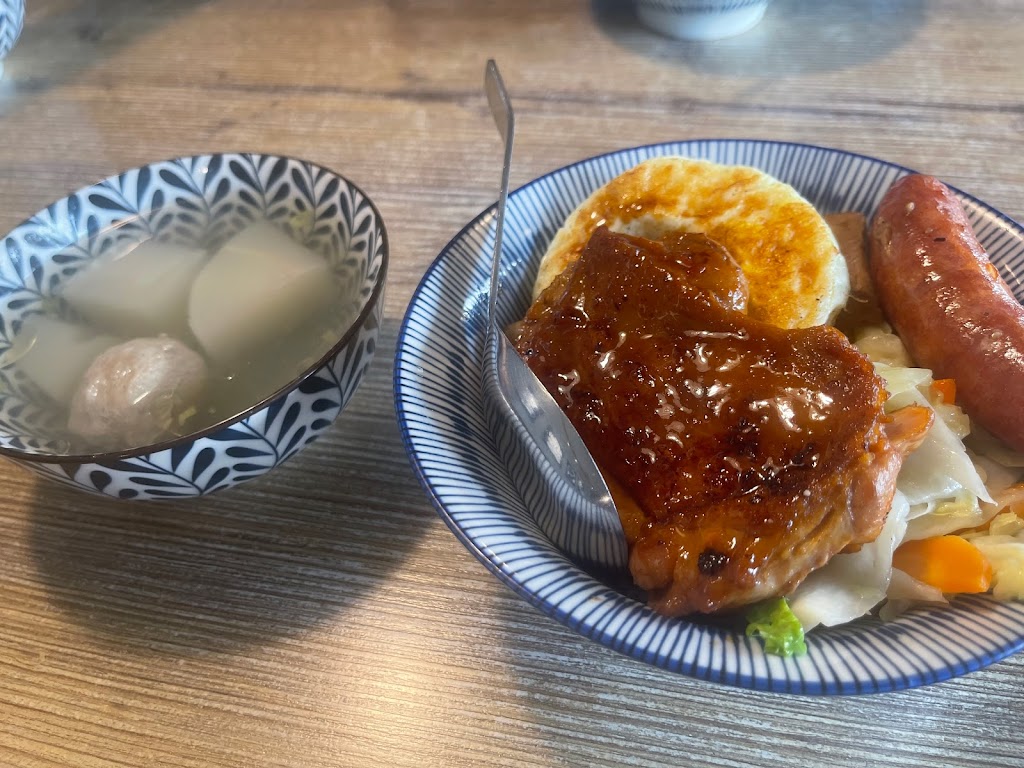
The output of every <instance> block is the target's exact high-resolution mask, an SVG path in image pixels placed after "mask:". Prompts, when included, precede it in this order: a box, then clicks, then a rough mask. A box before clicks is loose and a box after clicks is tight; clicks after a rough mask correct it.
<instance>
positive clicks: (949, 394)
mask: <svg viewBox="0 0 1024 768" xmlns="http://www.w3.org/2000/svg"><path fill="white" fill-rule="evenodd" d="M931 390H932V395H934V396H935V397H938V398H939V399H940V400H941V401H942V402H944V403H945V404H946V405H952V404H953V403H954V402H956V381H955V380H954V379H935V380H934V381H933V382H932V385H931Z"/></svg>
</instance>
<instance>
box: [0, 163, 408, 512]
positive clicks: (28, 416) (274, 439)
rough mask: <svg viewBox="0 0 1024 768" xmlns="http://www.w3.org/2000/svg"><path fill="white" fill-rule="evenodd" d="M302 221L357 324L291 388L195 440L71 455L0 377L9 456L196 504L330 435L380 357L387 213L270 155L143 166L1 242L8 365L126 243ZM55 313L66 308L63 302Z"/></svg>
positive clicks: (42, 470)
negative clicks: (20, 340) (66, 294)
mask: <svg viewBox="0 0 1024 768" xmlns="http://www.w3.org/2000/svg"><path fill="white" fill-rule="evenodd" d="M260 219H268V220H270V221H277V222H281V223H284V222H289V221H298V220H301V221H302V222H303V226H302V228H301V233H300V234H299V237H300V239H302V240H303V241H304V244H305V245H306V246H307V247H309V248H310V249H312V250H314V251H316V252H319V253H321V254H323V255H324V256H325V258H327V259H328V261H329V263H330V265H331V267H332V269H333V270H334V272H335V274H336V275H337V276H338V278H339V279H340V280H341V281H343V282H344V283H345V284H347V285H348V286H349V288H350V290H351V294H350V295H352V296H353V297H354V298H353V301H354V302H355V304H356V306H353V307H349V308H348V309H349V311H350V313H351V315H350V316H351V317H353V318H354V320H352V321H351V323H350V324H348V326H347V327H346V330H344V332H342V333H341V335H340V336H339V337H338V338H337V340H336V341H335V343H334V344H333V345H332V346H331V347H330V349H329V351H328V352H327V353H326V354H324V355H323V356H322V357H321V358H320V359H319V360H318V361H316V362H315V363H313V364H312V365H310V366H309V367H308V368H307V369H306V370H304V371H302V372H301V373H300V374H299V375H297V376H296V377H295V378H294V379H293V380H291V381H290V382H289V383H288V384H287V385H286V386H284V387H282V388H279V389H278V390H277V391H276V392H274V393H272V394H270V395H269V396H268V397H265V398H264V399H262V400H261V401H260V402H253V403H251V404H250V405H249V407H247V408H246V409H245V410H244V411H243V412H241V413H239V414H237V415H235V416H233V417H231V418H229V419H226V420H225V421H222V422H220V423H218V424H215V425H213V426H210V427H208V428H206V429H203V430H201V431H198V432H196V433H194V434H191V435H186V436H183V437H178V438H175V439H173V440H168V441H166V442H163V443H158V444H155V445H150V446H141V447H139V448H136V449H133V450H126V451H121V452H117V453H95V454H85V455H67V446H68V441H67V440H66V439H65V437H66V432H64V433H63V434H64V437H62V430H63V423H62V422H60V420H59V419H58V418H57V415H58V414H57V413H56V412H55V409H54V407H52V406H50V407H46V406H45V405H43V404H42V403H41V402H40V400H39V397H38V393H37V392H34V391H33V387H32V383H31V382H30V381H29V380H28V379H27V378H26V377H25V376H24V375H23V374H22V373H21V372H20V371H19V370H18V368H17V366H16V365H8V366H2V367H0V456H4V457H6V458H8V459H10V460H12V461H14V462H15V463H17V464H20V465H21V466H23V467H27V468H28V469H30V470H32V471H34V472H36V473H38V474H40V475H43V476H45V477H49V478H52V479H54V480H57V481H60V482H62V483H64V484H66V485H71V486H74V487H77V488H81V489H84V490H87V491H91V492H93V493H98V494H103V495H107V496H113V497H115V498H122V499H166V498H181V497H188V496H199V495H202V494H206V493H211V492H213V491H219V490H222V489H224V488H228V487H230V486H233V485H236V484H238V483H241V482H243V481H246V480H250V479H253V478H255V477H259V476H260V475H262V474H264V473H266V472H268V471H269V470H271V469H273V468H274V467H277V466H279V465H280V464H281V463H283V462H284V461H287V460H288V459H289V458H291V457H292V456H294V455H295V454H296V453H297V452H298V451H299V450H301V449H302V448H303V447H304V446H306V445H308V444H309V443H310V442H312V441H313V440H314V439H315V438H316V437H317V436H319V435H320V434H321V433H322V432H323V431H324V430H326V429H327V428H328V427H330V426H331V424H332V423H333V422H334V420H335V419H336V418H337V416H338V414H339V413H340V412H341V410H342V409H343V408H344V407H345V405H346V403H347V402H348V400H349V398H351V396H352V394H353V393H354V391H355V390H356V388H357V386H358V385H359V382H360V380H361V379H362V377H363V375H364V373H365V372H366V370H367V368H368V367H369V365H370V361H371V360H372V358H373V355H374V352H375V349H376V343H377V336H378V332H379V328H380V320H381V316H382V313H383V308H384V283H385V276H386V273H387V262H388V241H387V234H386V232H385V229H384V223H383V221H382V219H381V216H380V213H379V212H378V211H377V209H376V207H374V205H373V203H372V202H371V201H370V199H369V198H368V197H366V195H365V194H363V192H362V191H361V190H360V189H359V188H357V187H356V186H355V185H354V184H352V183H351V182H350V181H348V180H346V179H345V178H343V177H341V176H339V175H338V174H336V173H334V172H333V171H330V170H328V169H326V168H323V167H321V166H318V165H315V164H313V163H310V162H306V161H303V160H296V159H292V158H287V157H276V156H271V155H262V154H250V153H242V154H214V155H201V156H196V157H184V158H178V159H175V160H167V161H163V162H158V163H153V164H151V165H146V166H142V167H141V168H135V169H132V170H129V171H125V172H124V173H121V174H118V175H116V176H111V177H110V178H108V179H105V180H104V181H101V182H99V183H98V184H94V185H92V186H90V187H86V188H84V189H81V190H79V191H78V192H75V193H74V194H72V195H69V196H68V197H65V198H63V199H61V200H58V201H56V202H55V203H53V204H51V205H49V206H47V207H46V208H45V209H44V210H42V211H40V212H39V213H37V214H36V215H35V216H33V217H32V218H30V219H28V220H27V221H25V222H23V223H22V224H20V225H18V226H17V227H15V229H14V230H12V231H11V232H10V233H9V234H7V235H6V236H5V237H4V238H3V240H2V241H0V359H2V357H3V355H4V353H5V352H6V351H7V350H9V349H10V348H11V344H12V341H13V339H14V337H15V336H16V334H17V333H18V330H19V329H20V328H21V325H22V323H23V322H24V321H25V320H26V319H27V318H28V317H30V316H32V315H35V314H38V313H41V312H42V311H43V310H44V307H47V306H52V305H53V304H54V300H53V299H52V298H51V297H54V296H57V295H59V293H60V291H61V288H62V286H63V285H64V284H65V282H66V281H67V280H68V279H69V278H70V277H71V276H73V275H74V274H76V273H77V272H78V271H80V270H81V269H82V268H83V267H85V266H87V265H88V264H89V263H90V262H91V261H92V260H94V259H96V258H97V257H99V256H101V255H103V254H104V253H107V252H108V251H110V249H112V248H114V247H115V246H116V245H117V244H118V243H119V242H124V240H125V239H126V238H134V239H136V240H142V239H146V238H149V237H154V238H157V239H172V240H175V241H177V242H183V243H188V244H191V245H199V244H202V245H205V246H207V247H212V246H213V245H215V244H216V243H217V242H223V240H224V239H226V238H228V237H230V236H231V235H233V234H234V233H236V232H238V231H240V230H241V229H242V228H243V227H244V226H246V225H247V224H248V223H249V222H252V221H257V220H260ZM58 303H59V302H58Z"/></svg>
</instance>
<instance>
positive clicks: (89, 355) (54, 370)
mask: <svg viewBox="0 0 1024 768" xmlns="http://www.w3.org/2000/svg"><path fill="white" fill-rule="evenodd" d="M116 343H117V339H116V338H114V337H113V336H105V335H99V334H97V333H96V332H95V331H93V330H91V329H89V328H87V327H85V326H83V325H77V324H74V323H66V322H64V321H63V320H57V319H56V318H53V317H48V316H46V315H33V316H31V317H29V318H26V320H25V322H24V323H23V324H22V326H21V328H20V330H19V331H18V335H17V336H16V337H15V338H14V341H13V343H12V344H11V347H10V348H9V349H8V350H7V352H6V353H5V354H4V355H3V358H2V360H0V366H4V367H6V366H7V365H15V366H17V368H18V369H19V370H21V372H22V373H24V374H25V375H26V376H27V377H28V378H29V379H30V380H31V381H32V383H33V384H35V385H36V386H37V387H39V389H41V390H42V391H43V392H45V393H46V395H47V396H48V397H49V398H51V399H52V400H54V401H56V402H57V403H59V404H60V405H61V406H64V407H66V406H67V405H68V404H69V403H70V402H71V395H72V393H73V392H74V391H75V387H77V386H78V382H79V380H80V379H81V378H82V374H83V373H84V372H85V369H86V368H88V367H89V363H91V362H92V361H93V359H94V358H95V357H96V356H97V355H98V354H100V353H101V352H102V351H103V350H105V349H108V348H110V347H112V346H113V345H114V344H116Z"/></svg>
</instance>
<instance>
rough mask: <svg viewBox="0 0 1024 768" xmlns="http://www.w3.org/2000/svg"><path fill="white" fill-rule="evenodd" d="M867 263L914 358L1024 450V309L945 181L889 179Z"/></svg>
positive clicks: (970, 410) (987, 423) (994, 430)
mask: <svg viewBox="0 0 1024 768" xmlns="http://www.w3.org/2000/svg"><path fill="white" fill-rule="evenodd" d="M870 267H871V277H872V280H873V281H874V284H875V290H876V291H877V293H878V297H879V301H880V303H881V305H882V309H883V310H884V311H885V314H886V317H888V319H889V321H890V322H891V323H892V325H893V327H894V328H895V330H896V332H897V333H898V334H899V335H900V337H901V338H902V339H903V343H904V344H905V345H906V346H907V349H908V350H909V351H910V354H911V355H912V356H913V358H914V360H916V361H917V363H918V364H919V365H921V366H924V367H926V368H930V369H932V371H933V372H934V374H935V376H936V377H937V378H947V377H948V378H953V379H955V380H956V391H957V400H958V401H959V404H960V405H961V406H962V407H963V408H964V409H965V410H966V411H967V413H968V414H969V415H970V416H971V417H972V418H973V419H975V420H976V421H977V422H978V423H979V424H981V426H983V427H985V428H986V429H987V430H989V431H990V432H992V433H993V434H995V435H996V436H997V437H999V438H1001V439H1002V440H1003V441H1004V442H1006V443H1007V444H1009V445H1010V446H1011V447H1013V448H1016V449H1017V450H1024V308H1022V307H1021V305H1020V303H1019V302H1018V301H1017V300H1016V299H1015V298H1014V296H1013V294H1012V293H1011V292H1010V289H1009V287H1008V286H1007V285H1006V283H1005V282H1004V281H1003V280H1002V278H1000V276H999V273H998V271H997V270H996V268H995V267H994V266H993V265H992V263H991V262H990V261H989V258H988V255H987V254H986V253H985V249H984V248H983V247H982V245H981V244H980V243H979V242H978V239H977V237H976V236H975V235H974V232H973V231H972V230H971V225H970V222H969V221H968V220H967V214H966V213H965V212H964V209H963V207H962V206H961V205H960V202H959V201H958V200H957V199H956V197H955V196H954V195H953V193H952V192H951V191H950V190H949V188H948V187H946V186H945V185H944V184H943V183H942V182H940V181H938V180H937V179H934V178H932V177H930V176H920V175H912V176H906V177H904V178H902V179H900V180H899V181H897V182H896V183H895V184H893V185H892V187H891V188H890V189H889V191H888V192H887V193H886V195H885V197H884V198H883V200H882V203H881V205H880V206H879V208H878V212H877V214H876V215H875V218H874V221H873V222H872V227H871V265H870Z"/></svg>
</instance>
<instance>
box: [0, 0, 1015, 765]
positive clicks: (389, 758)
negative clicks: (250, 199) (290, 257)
mask: <svg viewBox="0 0 1024 768" xmlns="http://www.w3.org/2000/svg"><path fill="white" fill-rule="evenodd" d="M620 5H621V4H620V3H615V2H611V1H610V0H608V1H604V2H602V1H598V0H595V2H591V3H585V2H572V1H571V0H522V2H503V3H498V2H484V0H452V1H451V2H442V1H441V0H436V1H432V0H419V1H418V2H398V1H397V0H396V1H394V2H388V3H384V2H380V3H377V2H366V1H362V2H360V1H358V0H297V1H296V2H287V1H286V0H205V1H204V0H180V1H175V0H148V1H147V2H132V0H87V1H83V2H74V1H73V0H29V2H28V13H27V20H26V26H25V31H24V34H23V36H22V39H21V40H20V42H19V43H18V46H17V47H16V48H15V49H14V52H13V53H12V54H11V56H10V58H9V59H8V62H7V68H6V79H5V80H3V81H0V231H2V232H6V231H7V230H9V229H10V228H11V227H13V226H14V225H15V224H17V223H18V222H19V221H20V220H22V219H23V218H25V217H27V216H29V215H31V214H32V213H34V212H35V211H37V210H38V209H40V208H42V207H43V206H45V205H46V204H47V203H49V202H50V201H52V200H54V199H55V198H57V197H59V196H61V195H63V194H65V193H66V192H69V191H72V190H73V189H75V188H77V187H80V186H82V185H85V184H87V183H91V182H93V181H96V180H98V179H100V178H102V177H104V176H107V175H109V174H111V173H113V172H115V171H118V170H121V169H125V168H128V167H131V166H135V165H138V164H141V163H145V162H148V161H151V160H156V159H160V158H164V157H170V156H176V155H182V154H190V153H199V152H206V151H215V150H228V149H253V150H259V151H266V152H276V153H286V154H292V155H296V156H300V157H307V158H310V159H312V160H316V161H318V162H321V163H323V164H325V165H327V166H329V167H333V168H335V169H338V170H340V171H341V172H343V173H344V174H345V175H347V176H349V177H350V178H351V179H353V180H355V181H356V182H357V183H358V184H360V185H361V186H362V187H363V188H364V189H365V190H366V191H367V192H368V193H369V194H370V195H371V197H372V198H373V199H374V200H375V201H376V203H377V204H378V205H379V207H380V209H381V211H382V212H383V215H384V217H385V220H386V222H387V226H388V229H389V232H390V235H391V243H392V267H391V274H390V279H389V288H388V299H387V312H386V322H385V326H384V332H383V339H382V344H381V346H380V349H379V352H378V357H377V359H376V361H375V363H374V366H373V368H372V372H371V373H370V375H369V377H368V380H366V381H365V383H364V385H363V387H362V389H361V390H360V391H359V393H358V394H357V395H356V397H355V398H354V399H353V401H352V403H351V404H350V407H349V408H348V410H347V411H346V412H345V414H343V416H342V418H341V419H340V420H339V422H338V424H337V426H336V427H335V428H334V429H333V430H332V431H331V432H330V433H329V434H328V436H326V437H325V438H323V439H321V440H320V441H319V442H318V443H317V444H315V445H314V446H312V447H311V448H309V449H308V450H307V451H305V452H304V453H303V454H302V455H301V456H300V457H299V458H297V459H296V460H294V461H292V462H291V463H290V464H288V465H286V466H285V467H283V468H281V469H279V470H277V471H276V472H274V473H272V474H271V475H270V476H268V477H267V478H265V479H263V480H261V481H257V482H253V483H251V484H249V485H247V486H244V487H241V488H238V489H235V490H233V491H230V492H228V493H225V494H223V495H220V496H217V497H214V498H211V499H209V500H201V501H190V502H183V503H168V504H142V503H137V504H132V503H117V502H107V501H103V500H101V499H94V498H91V497H88V496H86V495H84V494H80V493H76V492H73V491H70V490H65V489H64V488H61V487H58V486H56V485H53V484H48V483H45V482H42V481H38V480H36V479H34V478H33V477H31V476H29V475H27V474H25V473H23V472H22V471H21V470H19V469H17V468H14V467H12V466H7V465H4V466H3V467H2V468H0V484H2V492H0V546H2V549H0V765H3V766H26V767H29V766H31V767H32V768H42V767H44V766H45V767H47V768H49V767H51V766H96V767H99V766H103V767H104V768H106V767H107V766H111V767H112V766H240V767H241V766H294V767H295V768H298V767H299V766H302V767H303V768H318V767H320V766H349V765H353V766H364V765H389V766H390V765H395V766H406V765H408V766H426V765H450V766H499V765H500V766H522V765H533V766H549V765H654V764H669V765H679V766H682V765H699V764H707V765H718V766H770V765H780V766H792V765H812V766H816V765H837V766H858V767H860V766H879V765H894V766H895V765H899V766H924V765H950V766H968V765H970V766H974V765H979V766H980V765H984V766H1012V765H1024V702H1022V700H1021V690H1022V689H1024V657H1021V656H1017V657H1014V658H1010V659H1008V660H1006V661H1003V662H1000V663H997V664H994V665H993V666H991V667H989V668H988V669H985V670H983V671H980V672H976V673H973V674H969V675H967V676H965V677H962V678H959V679H956V680H953V681H951V682H947V683H942V684H939V685H935V686H931V687H926V688H923V689H918V690H913V691H907V692H902V693H896V694H886V695H876V696H867V697H854V698H797V697H791V696H778V695H764V694H759V693H753V692H748V691H743V690H734V689H729V688H725V687H720V686H712V685H708V684H705V683H702V682H698V681H694V680H691V679H688V678H685V677H679V676H673V675H670V674H667V673H663V672H660V671H658V670H655V669H653V668H650V667H648V666H645V665H643V664H641V663H639V662H635V661H632V660H630V659H627V658H625V657H622V656H620V655H618V654H616V653H614V652H612V651H609V650H606V649H604V648H603V647H600V646H598V645H595V644H592V643H590V642H585V641H583V640H582V639H581V638H579V637H578V636H576V635H575V634H573V633H572V632H570V631H569V630H567V629H565V628H563V627H562V626H561V625H559V624H557V623H555V622H554V621H553V620H550V619H548V618H546V617H544V616H542V615H541V614H539V613H538V612H537V611H535V610H534V609H532V608H530V607H529V606H527V605H526V604H525V603H524V602H522V601H521V600H520V599H519V598H517V597H516V596H514V595H513V594H512V593H511V592H510V591H509V590H507V589H506V588H505V587H503V586H501V585H500V584H499V583H498V582H497V581H496V580H495V579H494V578H492V577H491V576H490V575H489V574H488V573H487V571H486V570H485V569H484V568H483V566H481V565H480V564H479V563H478V562H477V561H476V560H475V559H474V558H473V557H472V556H471V555H470V554H469V553H468V552H467V551H466V550H465V549H464V548H463V547H462V546H461V545H460V544H459V543H458V542H457V541H456V539H455V538H454V537H453V536H452V535H451V534H450V533H449V532H448V530H447V529H446V528H445V526H444V525H443V524H442V523H441V522H440V521H439V519H438V518H437V516H436V515H435V513H434V511H433V510H432V508H431V506H430V504H429V502H428V501H427V498H426V496H425V494H424V493H423V491H422V490H421V488H420V486H419V484H418V482H417V480H416V478H415V477H414V475H413V473H412V471H411V470H410V467H409V464H408V462H407V459H406V456H405V452H404V450H403V447H402V444H401V440H400V437H399V432H398V427H397V425H396V423H395V416H394V408H393V404H392V391H391V374H392V359H393V354H394V349H395V341H396V336H397V330H398V325H399V323H400V321H401V318H402V315H403V313H404V310H405V306H406V304H407V302H408V300H409V298H410V296H411V294H412V292H413V290H414V288H415V286H416V284H417V282H418V281H419V279H420V277H421V275H422V274H423V272H424V270H425V269H426V267H427V265H428V264H429V263H430V262H431V260H432V259H433V258H434V256H435V255H436V254H437V253H438V252H439V251H440V249H441V248H442V247H443V246H444V244H445V243H446V242H447V241H448V240H449V239H450V238H451V237H452V236H453V235H454V234H455V233H456V232H457V231H458V230H459V229H460V228H461V227H462V225H463V224H465V222H467V221H468V220H469V219H470V218H472V217H473V216H474V215H475V214H476V213H478V212H479V211H480V210H482V209H483V208H485V207H486V206H487V205H489V204H490V203H491V202H492V201H493V200H494V198H495V197H496V187H497V181H498V170H499V162H500V145H499V140H498V136H497V134H496V132H495V130H494V126H493V124H492V123H491V119H490V116H489V115H488V113H487V108H486V103H485V100H484V97H483V95H482V91H481V79H482V71H483V64H484V61H485V60H486V59H487V58H488V57H494V58H496V59H497V60H498V62H499V63H500V65H501V67H502V70H503V73H504V75H505V80H506V82H507V84H508V86H509V88H510V90H511V92H512V95H513V99H514V103H515V106H516V108H517V110H518V117H519V125H518V139H517V152H516V158H515V167H514V169H513V174H512V175H513V185H516V184H521V183H523V182H525V181H527V180H529V179H531V178H533V177H535V176H537V175H539V174H542V173H544V172H546V171H548V170H551V169H554V168H557V167H559V166H561V165H563V164H565V163H568V162H571V161H574V160H577V159H580V158H582V157H586V156H588V155H591V154H595V153H599V152H603V151H607V150H612V149H616V148H621V147H625V146H631V145H636V144H643V143H647V142H655V141H662V140H670V139H683V138H697V137H752V138H767V139H786V140H795V141H806V142H811V143H818V144H824V145H828V146H833V147H839V148H843V149H849V150H853V151H858V152H863V153H866V154H870V155H874V156H877V157H882V158H886V159H888V160H892V161H895V162H898V163H902V164H905V165H908V166H911V167H914V168H917V169H920V170H923V171H927V172H931V173H935V174H937V175H940V176H942V177H944V178H945V179H947V180H948V181H950V182H951V183H953V184H955V185H957V186H959V187H961V188H962V189H965V190H967V191H969V192H971V193H973V194H975V195H977V196H979V197H981V198H982V199H984V200H986V201H987V202H989V203H991V204H993V205H995V206H996V207H997V208H1000V209H1002V210H1003V211H1005V212H1006V213H1008V214H1009V215H1011V216H1013V217H1015V218H1017V219H1018V220H1019V219H1020V218H1021V217H1022V216H1024V199H1022V197H1021V194H1020V190H1021V188H1022V186H1024V159H1022V158H1024V131H1022V128H1024V107H1022V104H1024V78H1021V72H1022V71H1024V45H1022V44H1021V39H1022V38H1024V16H1022V14H1021V11H1020V6H1019V3H1018V2H1017V0H980V1H979V2H977V3H962V2H957V0H929V1H928V2H926V0H903V2H899V3H891V4H890V3H880V2H874V1H873V0H842V2H840V1H839V0H835V1H834V2H833V1H831V0H825V1H823V2H816V3H804V2H801V0H776V2H774V3H773V5H772V6H771V7H770V9H769V11H768V15H767V16H766V18H765V20H764V21H763V22H762V24H761V25H760V26H759V27H757V28H756V29H754V30H753V31H752V32H750V33H748V34H746V35H743V36H741V37H738V38H734V39H731V40H723V41H720V42H716V43H707V44H684V43H677V42H672V41H668V40H663V39H660V38H657V37H655V36H652V35H651V34H649V33H647V32H644V31H642V30H640V29H638V28H637V26H636V23H635V21H634V20H633V19H632V17H631V14H630V13H629V12H628V11H623V10H621V9H620V8H619V6H620Z"/></svg>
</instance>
